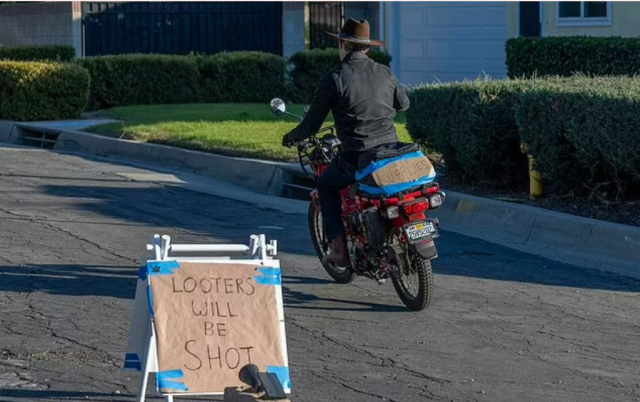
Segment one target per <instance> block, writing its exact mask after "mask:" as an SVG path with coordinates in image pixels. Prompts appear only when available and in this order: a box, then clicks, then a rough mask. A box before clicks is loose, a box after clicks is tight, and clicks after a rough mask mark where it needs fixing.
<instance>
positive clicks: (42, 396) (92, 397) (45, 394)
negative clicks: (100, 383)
mask: <svg viewBox="0 0 640 402" xmlns="http://www.w3.org/2000/svg"><path fill="white" fill-rule="evenodd" d="M0 395H2V396H6V397H11V398H16V399H24V400H25V401H38V400H46V401H50V400H52V399H55V400H63V401H67V400H68V401H81V400H82V401H95V402H99V401H105V402H114V401H116V402H117V401H122V402H124V401H134V400H135V399H136V396H135V395H119V394H114V393H107V392H104V393H103V392H75V391H53V390H26V389H12V390H2V391H0Z"/></svg>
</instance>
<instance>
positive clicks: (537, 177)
mask: <svg viewBox="0 0 640 402" xmlns="http://www.w3.org/2000/svg"><path fill="white" fill-rule="evenodd" d="M528 156H529V198H530V199H532V200H536V199H538V198H540V197H542V195H543V194H544V187H543V186H542V173H540V171H538V170H536V169H535V168H534V166H535V163H536V161H535V159H533V156H531V155H528Z"/></svg>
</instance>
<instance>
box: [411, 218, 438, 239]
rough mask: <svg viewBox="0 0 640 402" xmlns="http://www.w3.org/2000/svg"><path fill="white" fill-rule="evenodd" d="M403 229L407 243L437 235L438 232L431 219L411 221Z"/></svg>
mask: <svg viewBox="0 0 640 402" xmlns="http://www.w3.org/2000/svg"><path fill="white" fill-rule="evenodd" d="M404 230H405V231H406V232H407V238H408V239H409V243H412V244H413V243H416V242H418V241H420V240H423V239H426V238H431V237H437V232H438V231H437V229H436V225H435V224H434V223H433V221H424V222H418V223H413V224H411V225H407V226H405V227H404Z"/></svg>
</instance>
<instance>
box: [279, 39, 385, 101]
mask: <svg viewBox="0 0 640 402" xmlns="http://www.w3.org/2000/svg"><path fill="white" fill-rule="evenodd" d="M368 54H369V57H371V59H373V60H374V61H376V62H378V63H380V64H384V65H386V66H388V65H390V64H391V56H390V55H389V54H388V53H385V52H381V51H378V50H374V49H371V50H370V51H369V53H368ZM290 62H291V64H292V66H291V68H292V69H291V80H292V85H293V87H292V91H293V93H292V95H291V96H292V98H293V99H294V100H295V101H299V102H304V103H310V102H311V100H312V99H313V95H314V93H315V90H316V86H317V85H318V81H320V78H322V76H323V75H325V74H327V73H329V72H330V71H331V70H333V69H335V68H336V67H338V66H339V65H340V55H339V51H338V49H325V50H319V49H316V50H305V51H302V52H298V53H296V54H294V55H293V56H291V59H290Z"/></svg>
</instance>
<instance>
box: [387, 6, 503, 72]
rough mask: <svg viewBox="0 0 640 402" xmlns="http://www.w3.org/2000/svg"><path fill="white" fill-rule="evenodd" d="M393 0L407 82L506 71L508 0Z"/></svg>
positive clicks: (398, 68) (399, 67) (401, 65)
mask: <svg viewBox="0 0 640 402" xmlns="http://www.w3.org/2000/svg"><path fill="white" fill-rule="evenodd" d="M394 4H395V5H396V10H395V11H396V13H395V15H396V18H395V22H396V23H397V26H396V28H395V29H394V31H395V32H396V35H397V38H396V45H397V46H398V49H399V57H398V59H397V64H395V66H394V67H395V69H396V71H398V72H399V78H400V81H402V82H403V83H405V84H418V83H422V82H437V81H459V80H463V79H465V78H468V79H474V78H477V77H483V76H485V75H489V76H491V77H494V78H502V77H504V76H505V74H506V68H505V51H504V44H505V41H506V40H507V5H506V3H503V2H487V3H485V2H468V3H464V2H463V3H458V2H451V3H449V2H415V3H414V2H399V3H394ZM394 53H395V54H396V55H398V53H397V52H394Z"/></svg>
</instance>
